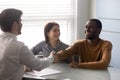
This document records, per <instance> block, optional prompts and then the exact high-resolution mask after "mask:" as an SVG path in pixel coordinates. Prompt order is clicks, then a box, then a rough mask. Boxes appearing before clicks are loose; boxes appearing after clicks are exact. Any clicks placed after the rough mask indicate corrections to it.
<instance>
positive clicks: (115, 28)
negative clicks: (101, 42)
mask: <svg viewBox="0 0 120 80" xmlns="http://www.w3.org/2000/svg"><path fill="white" fill-rule="evenodd" d="M91 6H92V9H91V11H92V12H91V17H97V18H99V19H100V20H101V21H102V24H103V30H102V33H101V35H100V37H101V38H103V39H107V40H109V41H111V42H112V44H113V49H112V59H111V63H110V65H111V66H114V67H119V68H120V62H119V61H120V58H119V57H120V49H119V48H120V9H119V7H120V0H92V5H91ZM94 7H95V8H94Z"/></svg>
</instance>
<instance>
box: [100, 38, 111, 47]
mask: <svg viewBox="0 0 120 80" xmlns="http://www.w3.org/2000/svg"><path fill="white" fill-rule="evenodd" d="M101 40H102V41H103V43H104V44H107V45H111V46H112V42H111V41H109V40H103V39H101Z"/></svg>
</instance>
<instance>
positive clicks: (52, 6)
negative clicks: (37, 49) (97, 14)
mask: <svg viewBox="0 0 120 80" xmlns="http://www.w3.org/2000/svg"><path fill="white" fill-rule="evenodd" d="M76 3H77V0H36V1H35V0H29V2H28V1H27V0H1V1H0V11H2V10H3V9H5V8H11V7H12V8H17V9H20V10H22V11H23V16H22V21H23V22H22V23H23V28H22V34H21V35H22V36H19V37H18V39H19V40H21V41H23V42H25V43H26V44H27V45H28V46H29V47H30V48H31V47H33V45H35V44H36V43H38V42H39V41H41V40H44V32H43V28H44V25H45V24H46V23H48V22H50V21H53V22H54V21H55V22H57V23H59V24H60V26H61V29H60V30H61V36H60V38H61V40H62V41H63V42H65V43H68V44H69V43H72V42H73V41H74V26H75V21H74V20H75V14H76V13H75V11H76V9H75V8H76ZM64 33H65V34H64Z"/></svg>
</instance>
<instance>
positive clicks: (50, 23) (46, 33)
mask: <svg viewBox="0 0 120 80" xmlns="http://www.w3.org/2000/svg"><path fill="white" fill-rule="evenodd" d="M55 25H57V26H58V27H60V26H59V24H58V23H56V22H49V23H47V24H46V25H45V28H44V36H45V41H46V43H49V37H48V32H50V30H51V29H52V28H53V27H54V26H55Z"/></svg>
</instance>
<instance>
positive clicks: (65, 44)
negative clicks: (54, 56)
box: [60, 41, 69, 46]
mask: <svg viewBox="0 0 120 80" xmlns="http://www.w3.org/2000/svg"><path fill="white" fill-rule="evenodd" d="M60 44H61V45H63V46H69V45H68V44H67V43H64V42H62V41H60Z"/></svg>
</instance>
